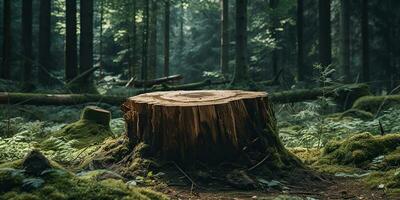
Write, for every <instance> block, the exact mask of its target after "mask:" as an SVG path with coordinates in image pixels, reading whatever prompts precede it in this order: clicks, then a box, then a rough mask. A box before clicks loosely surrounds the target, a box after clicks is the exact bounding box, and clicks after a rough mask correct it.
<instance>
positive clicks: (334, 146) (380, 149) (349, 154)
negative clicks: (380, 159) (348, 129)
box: [319, 133, 400, 167]
mask: <svg viewBox="0 0 400 200" xmlns="http://www.w3.org/2000/svg"><path fill="white" fill-rule="evenodd" d="M398 147H400V134H388V135H385V136H373V135H371V134H369V133H362V134H358V135H354V136H352V137H350V138H347V139H345V140H343V141H331V142H329V143H328V144H327V145H326V146H325V148H324V151H323V155H322V158H321V159H320V160H319V163H321V164H341V165H355V166H357V167H365V166H366V165H367V164H368V163H370V162H371V161H372V160H373V159H374V158H376V157H377V156H381V155H386V154H389V153H391V152H393V151H395V150H396V149H397V148H398Z"/></svg>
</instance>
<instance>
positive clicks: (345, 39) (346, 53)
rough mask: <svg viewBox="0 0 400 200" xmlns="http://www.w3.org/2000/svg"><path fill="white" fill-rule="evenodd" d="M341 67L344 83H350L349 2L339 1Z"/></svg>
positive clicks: (345, 0) (346, 0)
mask: <svg viewBox="0 0 400 200" xmlns="http://www.w3.org/2000/svg"><path fill="white" fill-rule="evenodd" d="M340 6H341V13H340V21H341V24H340V25H341V33H342V37H341V54H342V56H341V60H342V62H341V65H342V70H343V74H344V80H345V82H347V83H348V82H350V81H351V77H350V1H348V0H341V1H340Z"/></svg>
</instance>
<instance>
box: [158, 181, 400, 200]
mask: <svg viewBox="0 0 400 200" xmlns="http://www.w3.org/2000/svg"><path fill="white" fill-rule="evenodd" d="M299 185H301V182H299ZM287 187H288V188H289V189H288V190H286V191H277V190H270V191H268V190H265V191H261V190H257V191H235V190H232V189H231V190H229V189H225V190H224V189H222V190H220V189H215V188H204V189H201V190H197V189H196V188H195V187H194V188H193V189H192V188H191V187H169V188H168V189H166V190H165V191H163V192H164V193H166V194H167V195H169V196H170V197H171V199H179V200H180V199H182V200H184V199H192V200H197V199H199V200H206V199H207V200H208V199H212V200H213V199H221V200H225V199H226V200H228V199H232V200H240V199H265V200H268V199H274V198H276V199H279V200H286V199H287V200H291V199H293V200H297V199H307V200H313V199H351V200H353V199H354V200H356V199H373V200H375V199H390V200H392V199H393V200H396V199H400V197H393V196H392V197H389V196H387V195H386V193H385V191H383V190H378V189H371V188H369V187H368V186H366V185H365V184H363V183H362V182H361V181H359V180H357V179H352V178H334V179H333V180H331V181H330V182H329V183H324V184H321V186H319V187H315V186H312V187H308V186H304V185H301V186H287ZM296 197H297V198H296Z"/></svg>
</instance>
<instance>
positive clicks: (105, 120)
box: [42, 106, 114, 148]
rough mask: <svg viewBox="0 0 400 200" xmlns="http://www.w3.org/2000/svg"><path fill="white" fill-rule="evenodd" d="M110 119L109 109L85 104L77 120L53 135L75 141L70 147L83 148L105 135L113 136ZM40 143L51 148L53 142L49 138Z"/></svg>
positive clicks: (98, 141)
mask: <svg viewBox="0 0 400 200" xmlns="http://www.w3.org/2000/svg"><path fill="white" fill-rule="evenodd" d="M110 121H111V113H110V111H107V110H104V109H101V108H98V107H95V106H87V107H85V108H84V109H83V111H82V112H81V117H80V119H79V120H78V121H76V122H73V123H71V124H68V125H66V126H64V127H63V128H62V129H61V130H59V131H58V132H56V133H55V134H54V135H53V136H55V137H58V138H62V139H63V140H66V141H69V140H75V141H76V142H74V143H73V144H72V147H74V148H84V147H87V146H88V145H93V144H97V143H100V142H102V141H104V139H105V138H107V137H110V136H114V134H113V133H112V131H111V127H110ZM42 145H44V146H47V148H53V146H54V145H55V144H54V143H53V140H51V138H50V140H45V141H44V142H42Z"/></svg>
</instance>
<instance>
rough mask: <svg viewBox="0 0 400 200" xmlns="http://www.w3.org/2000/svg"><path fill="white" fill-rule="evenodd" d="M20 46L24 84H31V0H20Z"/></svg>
mask: <svg viewBox="0 0 400 200" xmlns="http://www.w3.org/2000/svg"><path fill="white" fill-rule="evenodd" d="M21 24H22V38H21V39H22V41H21V42H22V47H23V52H22V56H23V58H22V59H23V61H24V62H23V63H24V76H23V81H24V83H25V84H28V85H32V83H31V82H32V61H33V54H32V0H23V1H22V23H21Z"/></svg>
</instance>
